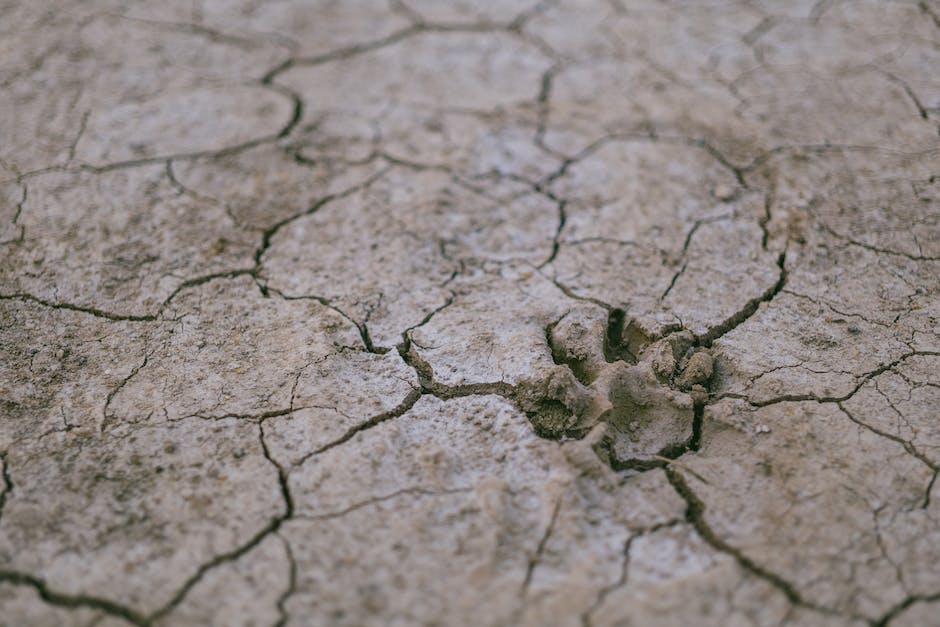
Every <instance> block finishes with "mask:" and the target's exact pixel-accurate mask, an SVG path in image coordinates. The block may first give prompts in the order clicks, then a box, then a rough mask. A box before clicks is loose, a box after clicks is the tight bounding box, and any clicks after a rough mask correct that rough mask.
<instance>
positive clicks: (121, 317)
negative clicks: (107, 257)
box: [0, 292, 157, 322]
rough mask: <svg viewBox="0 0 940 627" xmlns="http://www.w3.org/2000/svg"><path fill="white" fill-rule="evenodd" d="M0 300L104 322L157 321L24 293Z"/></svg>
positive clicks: (1, 296)
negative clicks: (74, 313)
mask: <svg viewBox="0 0 940 627" xmlns="http://www.w3.org/2000/svg"><path fill="white" fill-rule="evenodd" d="M0 300H19V301H28V302H33V303H36V304H37V305H42V306H44V307H49V308H50V309H64V310H67V311H77V312H80V313H85V314H89V315H91V316H95V317H96V318H105V319H106V320H114V321H120V322H153V321H154V320H156V319H157V316H155V315H129V314H118V313H114V312H110V311H105V310H103V309H98V308H97V307H88V306H84V305H75V304H72V303H59V302H52V301H48V300H46V299H44V298H39V297H38V296H33V295H32V294H27V293H25V292H18V293H14V294H0Z"/></svg>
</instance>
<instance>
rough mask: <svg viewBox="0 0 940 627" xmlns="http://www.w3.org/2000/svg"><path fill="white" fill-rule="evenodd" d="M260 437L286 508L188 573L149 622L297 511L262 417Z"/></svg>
mask: <svg viewBox="0 0 940 627" xmlns="http://www.w3.org/2000/svg"><path fill="white" fill-rule="evenodd" d="M258 437H259V440H260V442H261V450H262V452H263V453H264V457H265V459H267V460H268V462H270V463H271V464H272V465H273V466H274V467H275V468H276V469H277V476H278V484H279V485H280V488H281V498H282V499H283V501H284V511H283V512H282V513H281V514H278V515H277V516H275V517H274V518H272V519H271V521H270V522H269V523H268V524H267V525H265V526H264V527H263V528H262V529H261V530H260V531H258V532H257V533H255V534H254V535H253V536H252V537H251V538H250V539H249V540H248V541H247V542H245V543H244V544H241V545H240V546H238V547H236V548H234V549H232V550H231V551H227V552H225V553H221V554H219V555H216V556H215V557H214V558H212V559H211V560H209V561H208V562H206V563H204V564H202V565H201V566H200V567H199V568H198V569H197V570H196V572H194V573H193V574H192V575H190V576H189V578H188V579H187V580H186V582H185V583H184V584H183V585H182V587H180V588H179V590H177V592H176V594H175V595H173V598H172V599H170V601H169V602H168V603H167V604H166V605H164V606H163V607H162V608H161V609H159V610H157V611H156V612H154V613H153V614H152V615H150V616H149V617H147V619H146V624H148V625H149V624H151V623H154V622H156V621H158V620H159V619H161V618H163V617H164V616H166V615H168V614H169V613H171V612H172V611H173V610H174V609H175V608H176V607H177V606H178V605H179V604H180V603H182V601H183V600H184V599H185V598H186V596H187V595H188V594H189V592H190V590H192V589H193V587H194V586H195V585H196V584H198V583H199V582H200V581H201V580H202V578H203V577H204V576H205V574H206V573H207V572H209V571H210V570H212V569H214V568H216V567H218V566H220V565H222V564H225V563H228V562H233V561H235V560H237V559H239V558H240V557H242V556H243V555H245V554H246V553H248V552H249V551H251V550H252V549H254V548H255V547H257V546H258V545H259V544H261V542H262V541H263V540H264V539H265V538H267V537H268V536H269V535H271V534H273V533H277V531H278V529H280V528H281V525H282V524H284V521H286V520H288V519H290V518H291V517H292V516H293V515H294V499H293V496H291V492H290V486H289V485H288V478H287V472H286V471H285V470H284V467H283V466H281V464H280V463H279V462H278V461H277V460H276V459H274V457H273V456H272V455H271V452H270V450H269V449H268V444H267V442H266V441H265V439H264V423H263V421H262V422H259V423H258Z"/></svg>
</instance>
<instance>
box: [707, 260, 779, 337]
mask: <svg viewBox="0 0 940 627" xmlns="http://www.w3.org/2000/svg"><path fill="white" fill-rule="evenodd" d="M786 259H787V251H786V250H784V251H783V252H782V253H780V255H779V256H778V257H777V268H778V269H779V274H778V277H777V281H776V282H775V283H774V284H773V285H771V286H770V287H769V288H767V289H766V290H765V291H764V293H763V294H761V295H760V296H757V297H756V298H752V299H751V300H749V301H748V302H747V304H746V305H744V307H742V308H741V309H739V310H738V311H737V312H735V313H734V314H732V315H731V316H730V317H729V318H728V319H726V320H725V321H724V322H722V323H721V324H719V325H717V326H715V327H712V328H711V329H709V330H708V331H706V332H705V333H703V334H701V335H698V336H696V338H695V342H696V344H697V345H699V346H705V347H710V346H711V345H712V343H713V342H714V341H715V340H717V339H718V338H720V337H722V336H723V335H725V334H727V333H729V332H731V331H733V330H734V329H736V328H737V327H738V326H740V325H741V324H743V323H744V322H746V321H747V320H749V319H750V318H751V316H753V315H754V314H755V313H757V311H758V309H759V308H760V306H761V305H762V304H763V303H769V302H770V301H772V300H773V299H774V298H775V297H776V296H777V294H779V293H780V291H781V290H782V289H783V287H784V285H786V283H787V268H786Z"/></svg>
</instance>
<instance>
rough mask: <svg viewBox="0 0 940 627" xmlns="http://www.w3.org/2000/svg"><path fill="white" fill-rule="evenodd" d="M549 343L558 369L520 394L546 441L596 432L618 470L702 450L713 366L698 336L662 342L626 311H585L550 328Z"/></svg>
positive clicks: (675, 333) (602, 452)
mask: <svg viewBox="0 0 940 627" xmlns="http://www.w3.org/2000/svg"><path fill="white" fill-rule="evenodd" d="M546 339H547V341H548V344H549V347H550V348H551V351H552V358H553V359H554V361H555V363H556V364H557V367H556V368H555V369H554V370H552V372H551V373H550V374H549V376H547V377H545V378H543V379H541V380H539V381H537V382H533V383H530V384H527V385H524V386H522V387H521V389H520V392H519V395H518V402H519V404H520V406H521V407H522V408H523V410H525V412H526V414H527V415H528V417H529V420H530V421H531V422H532V425H533V428H534V429H535V431H536V433H538V434H539V435H540V436H542V437H545V438H552V439H561V438H576V439H580V438H584V437H585V436H586V435H587V434H588V433H592V437H591V438H590V439H591V440H592V441H594V442H595V444H594V450H595V451H596V452H597V454H598V455H599V456H600V457H601V458H602V459H603V460H605V461H606V462H607V463H608V464H609V465H610V466H611V467H612V468H614V469H615V470H638V471H642V470H648V469H650V468H656V467H659V466H662V465H663V464H664V463H665V462H666V461H668V460H669V459H673V458H675V457H678V456H679V455H681V454H683V453H685V452H686V451H689V450H695V449H697V448H698V446H699V440H700V434H701V416H702V410H703V408H704V404H705V401H706V400H707V397H708V386H709V383H710V381H711V378H712V371H713V361H712V356H711V354H710V352H709V351H708V350H707V349H703V348H700V347H697V346H696V345H695V338H694V336H693V335H692V333H691V332H689V331H686V330H681V329H678V330H672V331H671V332H669V333H667V334H666V335H664V336H663V337H654V336H653V335H652V334H651V333H649V332H648V331H646V330H645V329H643V328H642V327H641V326H640V325H638V324H637V323H636V322H635V321H633V320H631V319H629V318H628V316H627V315H626V313H625V312H624V311H622V310H619V309H614V310H612V311H610V312H606V313H605V312H603V311H600V310H598V309H596V308H589V307H583V308H577V309H573V310H571V311H569V312H568V313H566V314H565V315H564V316H563V317H562V318H560V319H559V320H557V321H555V322H554V323H552V324H550V325H549V326H548V328H547V329H546ZM595 429H599V430H601V431H603V435H602V436H598V431H596V430H595Z"/></svg>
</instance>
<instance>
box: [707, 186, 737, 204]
mask: <svg viewBox="0 0 940 627" xmlns="http://www.w3.org/2000/svg"><path fill="white" fill-rule="evenodd" d="M712 194H713V195H714V196H715V198H717V199H718V200H720V201H721V202H728V201H729V200H734V188H733V187H731V186H730V185H725V184H724V183H721V184H719V185H715V189H713V190H712Z"/></svg>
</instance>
